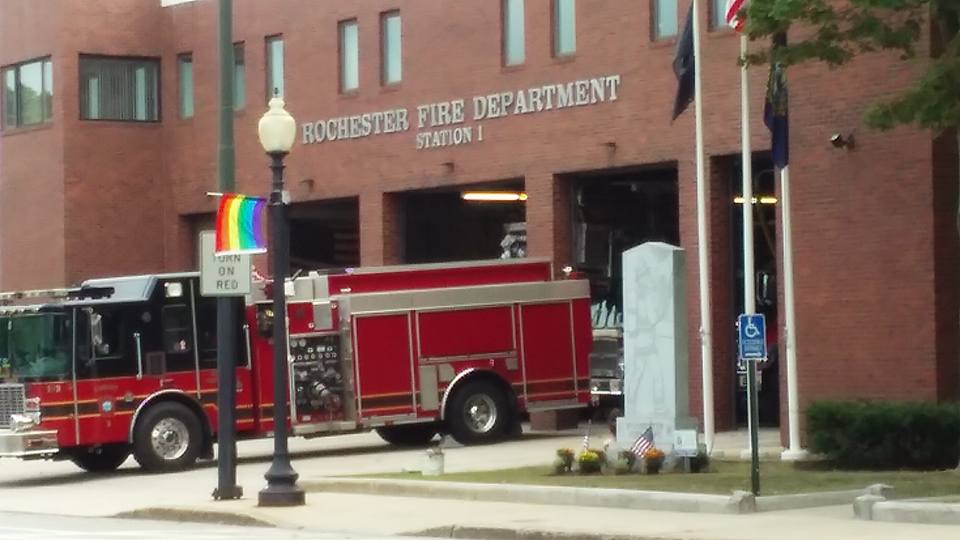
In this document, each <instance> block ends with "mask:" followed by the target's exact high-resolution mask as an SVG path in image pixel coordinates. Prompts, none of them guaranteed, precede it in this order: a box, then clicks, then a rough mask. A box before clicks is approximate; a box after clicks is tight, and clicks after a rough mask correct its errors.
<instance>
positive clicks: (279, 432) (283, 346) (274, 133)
mask: <svg viewBox="0 0 960 540" xmlns="http://www.w3.org/2000/svg"><path fill="white" fill-rule="evenodd" d="M283 106H284V103H283V99H282V98H280V97H274V98H273V99H271V100H270V109H269V110H268V111H267V112H266V114H264V115H263V118H261V119H260V124H259V126H258V127H259V130H258V131H259V135H260V144H261V145H262V146H263V150H264V151H265V152H266V153H267V155H268V156H270V169H271V170H272V171H273V186H272V188H271V190H270V230H271V233H272V234H271V235H272V238H271V240H270V243H271V246H270V249H271V250H272V251H273V462H272V463H271V464H270V469H269V470H267V473H266V474H265V475H264V478H266V479H267V487H265V488H264V489H262V490H260V493H259V496H258V498H257V504H258V505H259V506H300V505H302V504H305V502H306V500H305V495H304V492H303V490H302V489H301V488H300V486H298V485H297V478H298V477H299V475H298V474H297V472H296V471H294V470H293V465H291V463H290V452H289V450H288V448H287V436H288V433H287V416H288V410H289V406H288V403H287V365H288V352H287V299H286V296H285V289H286V287H285V286H284V285H285V283H286V279H287V274H289V273H290V253H289V252H290V239H289V234H288V233H287V201H286V200H285V199H286V197H285V194H284V191H283V169H284V165H283V158H284V157H286V155H287V154H288V153H290V148H291V147H293V141H294V139H295V138H296V134H297V125H296V122H295V121H294V119H293V117H292V116H290V113H288V112H287V111H286V110H285V109H284V108H283Z"/></svg>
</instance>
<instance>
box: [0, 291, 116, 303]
mask: <svg viewBox="0 0 960 540" xmlns="http://www.w3.org/2000/svg"><path fill="white" fill-rule="evenodd" d="M113 293H114V290H113V288H112V287H72V288H63V289H34V290H30V291H11V292H0V306H7V305H10V304H12V303H14V302H16V301H18V300H27V299H37V298H47V299H50V300H53V301H55V302H64V301H66V300H67V299H81V298H103V297H106V296H110V295H111V294H113Z"/></svg>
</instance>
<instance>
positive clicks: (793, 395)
mask: <svg viewBox="0 0 960 540" xmlns="http://www.w3.org/2000/svg"><path fill="white" fill-rule="evenodd" d="M780 212H781V220H782V221H783V240H782V242H783V303H784V311H785V319H786V320H785V322H786V332H785V333H786V336H785V337H786V340H787V419H788V422H789V433H790V439H789V441H790V442H789V444H790V446H789V447H788V448H787V449H786V450H784V451H783V453H782V454H781V456H780V458H781V459H782V460H784V461H797V460H802V459H804V458H806V456H807V452H806V451H805V450H804V449H803V448H801V447H800V403H799V397H798V394H797V338H796V336H797V333H796V328H797V326H796V323H797V318H796V312H795V311H794V296H793V292H794V289H793V221H792V218H791V212H790V165H789V164H788V165H786V166H785V167H783V168H782V169H780Z"/></svg>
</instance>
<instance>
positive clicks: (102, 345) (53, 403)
mask: <svg viewBox="0 0 960 540" xmlns="http://www.w3.org/2000/svg"><path fill="white" fill-rule="evenodd" d="M553 275H554V274H553V269H552V266H551V264H550V262H549V261H540V260H517V261H490V262H472V263H452V264H437V265H416V266H401V267H380V268H358V269H349V270H344V271H338V272H327V273H322V272H311V273H309V274H308V275H305V276H300V277H297V278H295V279H292V280H288V281H287V283H286V284H285V289H286V291H287V298H288V307H287V311H288V312H287V317H288V320H289V324H288V334H289V358H288V360H287V369H288V370H289V371H288V373H289V381H290V386H289V396H284V398H289V402H290V411H291V414H290V426H291V429H292V433H294V434H295V435H300V436H304V437H313V436H320V435H325V434H334V433H346V432H352V431H360V430H367V429H376V430H377V432H378V433H379V434H380V435H381V436H382V437H383V438H384V439H385V440H386V441H388V442H390V443H393V444H423V443H426V442H428V441H429V440H430V439H431V438H433V437H434V435H436V434H437V433H438V432H445V433H449V434H451V435H452V436H453V437H454V438H455V439H457V440H458V441H460V442H462V443H480V442H488V441H492V440H496V439H498V438H500V437H503V436H504V435H506V434H508V433H509V432H511V431H512V430H514V429H515V428H516V426H518V425H519V421H518V419H519V417H520V415H522V414H524V413H526V412H531V411H543V410H551V409H563V408H576V407H582V406H586V405H587V404H588V403H589V400H590V386H589V366H588V355H589V353H590V347H591V325H590V298H589V290H588V284H587V282H586V281H583V280H576V279H554V277H553ZM272 286H273V284H272V283H270V282H255V285H254V289H255V290H254V293H253V294H251V295H249V296H248V297H247V298H246V301H245V302H244V303H243V304H244V313H243V314H242V315H241V316H240V319H241V320H242V321H243V323H242V324H243V326H242V329H239V330H240V331H239V332H238V335H239V336H240V340H241V341H242V343H238V348H237V350H238V351H241V358H239V359H238V361H237V368H236V380H237V404H238V405H237V421H236V429H237V432H238V436H239V437H241V438H254V437H263V436H267V435H269V434H270V432H271V431H272V429H273V425H272V424H273V420H272V419H273V405H274V395H273V375H272V374H273V359H272V342H271V340H272V337H271V336H272V321H273V317H274V314H273V312H272V303H271V302H270V301H269V300H268V298H269V294H268V293H269V289H270V288H271V287H272ZM41 296H47V297H54V298H52V299H46V301H44V302H40V303H38V302H37V299H38V298H40V297H41ZM29 302H32V303H30V304H27V303H29ZM0 303H3V304H5V305H2V306H0V457H18V458H50V459H70V460H72V461H73V462H74V463H76V464H77V465H78V466H80V467H81V468H83V469H85V470H89V471H109V470H113V469H115V468H117V467H118V466H119V465H120V464H121V463H123V461H124V460H126V458H127V457H128V456H129V455H130V454H131V453H132V454H133V455H134V457H135V458H136V460H137V461H138V462H139V463H140V465H141V466H142V467H144V468H145V469H148V470H153V471H170V470H179V469H182V468H184V467H188V466H190V465H191V464H193V463H194V462H195V461H196V460H197V459H199V458H201V457H212V454H213V443H214V441H215V440H216V436H217V414H216V413H217V408H216V403H217V377H216V357H217V351H216V348H217V340H216V302H215V300H214V299H212V298H207V297H203V296H200V294H199V275H198V274H197V273H178V274H161V275H145V276H132V277H119V278H109V279H92V280H88V281H86V282H84V283H83V284H82V285H81V286H80V287H78V288H75V289H65V290H59V291H43V292H21V293H5V294H3V295H0Z"/></svg>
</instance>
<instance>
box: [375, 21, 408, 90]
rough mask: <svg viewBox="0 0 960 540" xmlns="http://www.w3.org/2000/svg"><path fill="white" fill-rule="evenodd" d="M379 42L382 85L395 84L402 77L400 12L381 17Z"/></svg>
mask: <svg viewBox="0 0 960 540" xmlns="http://www.w3.org/2000/svg"><path fill="white" fill-rule="evenodd" d="M380 27H381V41H382V42H383V60H382V61H383V84H396V83H398V82H400V80H401V77H402V58H403V55H402V50H401V46H402V41H403V39H402V32H401V25H400V12H399V11H391V12H389V13H384V14H383V15H381V24H380Z"/></svg>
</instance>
